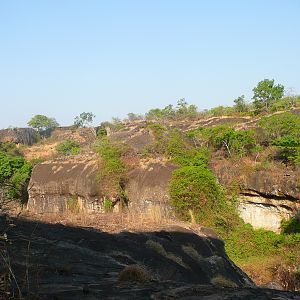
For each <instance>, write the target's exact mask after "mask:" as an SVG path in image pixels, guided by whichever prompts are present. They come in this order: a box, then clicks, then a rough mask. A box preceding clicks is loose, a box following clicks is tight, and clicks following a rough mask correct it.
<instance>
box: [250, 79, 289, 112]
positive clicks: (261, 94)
mask: <svg viewBox="0 0 300 300" xmlns="http://www.w3.org/2000/svg"><path fill="white" fill-rule="evenodd" d="M283 94H284V86H283V85H281V84H277V85H275V84H274V79H272V80H270V79H264V80H262V81H260V82H259V83H258V84H257V86H256V87H255V88H254V89H253V97H252V99H253V100H254V102H253V104H254V106H255V108H256V111H257V112H261V111H266V112H268V111H270V109H271V107H272V105H274V103H275V102H276V101H278V100H279V99H281V98H282V97H283Z"/></svg>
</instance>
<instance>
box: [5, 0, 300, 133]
mask: <svg viewBox="0 0 300 300" xmlns="http://www.w3.org/2000/svg"><path fill="white" fill-rule="evenodd" d="M299 75H300V1H298V0H294V1H293V0H281V1H277V0H273V1H270V0H244V1H242V0H236V1H234V0H228V1H225V0H224V1H221V0H206V1H201V0H181V1H179V0H136V1H135V0H109V1H108V0H107V1H104V0H103V1H101V0H98V1H93V0H81V1H79V0H43V1H40V0H35V1H33V0H31V1H30V0H19V1H18V0H0V104H1V110H0V112H1V113H0V128H4V127H8V126H26V123H27V121H28V120H29V119H30V118H31V117H32V116H33V115H35V114H44V115H47V116H49V117H54V118H56V120H57V121H58V122H59V123H60V124H62V125H67V124H72V123H73V120H74V117H75V116H76V115H79V114H80V113H81V112H83V111H86V112H88V111H91V112H93V113H94V114H96V116H97V117H96V120H95V124H97V123H99V122H102V121H104V120H109V119H110V118H111V117H113V116H116V117H121V118H122V117H125V116H126V114H127V113H128V112H135V113H145V112H146V111H148V110H149V109H150V108H154V107H164V106H166V105H168V104H176V102H177V100H178V99H180V98H185V99H186V100H187V101H188V102H189V103H191V104H196V105H197V106H198V107H199V109H205V108H210V107H213V106H217V105H232V103H233V100H234V99H235V98H236V97H238V96H240V95H242V94H245V95H246V98H247V99H248V100H250V99H251V96H252V88H253V87H254V86H255V85H256V84H257V82H258V81H260V80H262V79H264V78H270V79H272V78H274V79H275V81H276V82H278V83H281V84H283V85H284V86H285V87H287V88H289V87H291V88H293V89H294V91H295V92H296V93H298V94H299V93H300V76H299Z"/></svg>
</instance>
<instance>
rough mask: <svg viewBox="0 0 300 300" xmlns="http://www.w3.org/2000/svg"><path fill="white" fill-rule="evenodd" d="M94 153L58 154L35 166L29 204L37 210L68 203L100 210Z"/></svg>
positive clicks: (56, 209) (55, 209)
mask: <svg viewBox="0 0 300 300" xmlns="http://www.w3.org/2000/svg"><path fill="white" fill-rule="evenodd" d="M97 171H98V161H97V158H96V157H95V156H94V154H92V153H91V154H87V155H85V156H82V155H81V156H77V157H72V158H71V157H67V158H57V159H55V160H53V161H47V162H43V163H41V164H38V165H36V166H35V167H34V169H33V171H32V176H31V179H30V182H29V187H28V193H29V200H28V204H27V208H28V209H29V210H30V211H32V212H35V213H57V212H64V211H65V210H66V209H67V208H68V207H73V208H74V209H85V210H87V211H99V210H101V209H102V205H101V203H102V201H101V198H102V194H101V191H100V190H99V183H98V181H97Z"/></svg>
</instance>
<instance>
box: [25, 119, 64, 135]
mask: <svg viewBox="0 0 300 300" xmlns="http://www.w3.org/2000/svg"><path fill="white" fill-rule="evenodd" d="M27 124H28V125H29V126H31V127H33V128H35V129H37V130H38V132H39V133H42V132H43V131H45V130H51V129H54V128H55V127H57V126H59V124H58V123H57V122H56V120H55V119H54V118H49V117H46V116H44V115H35V116H34V117H32V119H31V120H30V121H28V123H27Z"/></svg>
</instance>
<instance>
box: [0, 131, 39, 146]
mask: <svg viewBox="0 0 300 300" xmlns="http://www.w3.org/2000/svg"><path fill="white" fill-rule="evenodd" d="M37 141H38V134H37V132H36V131H35V130H34V129H32V128H12V129H10V128H8V129H1V130H0V143H5V142H11V143H15V144H24V145H32V144H34V143H36V142H37Z"/></svg>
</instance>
